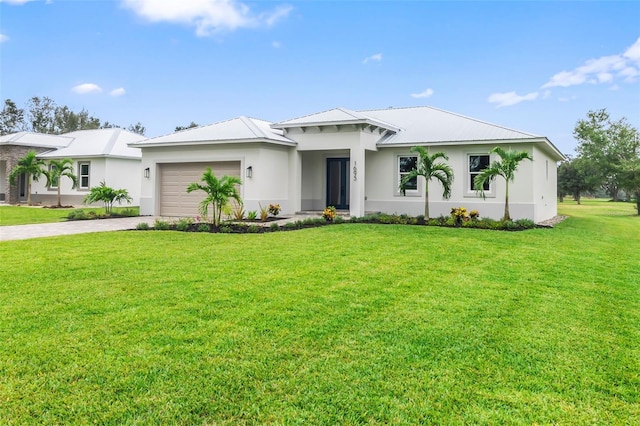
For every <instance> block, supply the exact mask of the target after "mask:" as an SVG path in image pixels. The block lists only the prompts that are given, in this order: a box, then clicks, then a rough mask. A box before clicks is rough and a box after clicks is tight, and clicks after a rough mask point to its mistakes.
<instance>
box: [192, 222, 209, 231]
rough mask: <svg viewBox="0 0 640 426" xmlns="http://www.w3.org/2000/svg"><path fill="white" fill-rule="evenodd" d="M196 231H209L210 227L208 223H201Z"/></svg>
mask: <svg viewBox="0 0 640 426" xmlns="http://www.w3.org/2000/svg"><path fill="white" fill-rule="evenodd" d="M196 231H198V232H211V227H210V226H209V224H208V223H201V224H200V225H198V227H197V228H196Z"/></svg>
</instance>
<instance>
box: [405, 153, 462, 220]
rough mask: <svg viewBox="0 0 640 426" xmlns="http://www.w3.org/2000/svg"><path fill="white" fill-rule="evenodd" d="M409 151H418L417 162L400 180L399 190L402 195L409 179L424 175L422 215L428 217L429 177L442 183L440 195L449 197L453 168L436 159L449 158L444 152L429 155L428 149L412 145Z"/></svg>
mask: <svg viewBox="0 0 640 426" xmlns="http://www.w3.org/2000/svg"><path fill="white" fill-rule="evenodd" d="M410 151H411V152H417V153H418V162H417V164H416V167H415V168H414V169H413V170H411V171H410V172H409V173H408V174H406V175H404V177H403V178H402V180H401V181H400V191H402V194H403V195H404V194H405V193H406V190H407V184H408V183H409V181H411V180H412V179H415V178H417V177H418V176H422V177H424V178H425V180H426V182H425V186H424V217H425V219H429V182H430V181H431V179H436V180H438V181H439V182H440V183H441V184H442V196H443V197H444V198H445V199H449V197H451V185H452V184H453V169H452V168H451V166H449V165H448V164H447V163H444V162H442V161H437V160H438V159H440V158H442V159H444V160H449V157H447V155H446V154H445V153H444V152H436V153H435V154H433V155H430V154H429V151H428V150H427V149H426V148H425V147H422V146H414V147H412V148H411V150H410Z"/></svg>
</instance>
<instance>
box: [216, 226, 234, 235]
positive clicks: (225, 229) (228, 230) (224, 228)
mask: <svg viewBox="0 0 640 426" xmlns="http://www.w3.org/2000/svg"><path fill="white" fill-rule="evenodd" d="M218 230H219V231H220V232H221V233H223V234H230V233H232V232H233V228H232V227H230V226H229V225H222V226H221V227H220V228H219V229H218Z"/></svg>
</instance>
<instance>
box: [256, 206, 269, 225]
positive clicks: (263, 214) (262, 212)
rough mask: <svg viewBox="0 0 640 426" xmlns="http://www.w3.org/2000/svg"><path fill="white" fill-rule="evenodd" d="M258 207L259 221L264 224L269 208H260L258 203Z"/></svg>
mask: <svg viewBox="0 0 640 426" xmlns="http://www.w3.org/2000/svg"><path fill="white" fill-rule="evenodd" d="M258 206H260V220H261V221H263V222H266V220H267V219H268V218H269V207H262V204H260V203H258Z"/></svg>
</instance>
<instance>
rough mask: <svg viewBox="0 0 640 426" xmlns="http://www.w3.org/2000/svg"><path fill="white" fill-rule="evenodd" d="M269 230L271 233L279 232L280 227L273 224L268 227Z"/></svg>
mask: <svg viewBox="0 0 640 426" xmlns="http://www.w3.org/2000/svg"><path fill="white" fill-rule="evenodd" d="M269 229H270V230H272V231H279V230H280V225H278V222H273V223H272V224H271V225H269Z"/></svg>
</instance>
